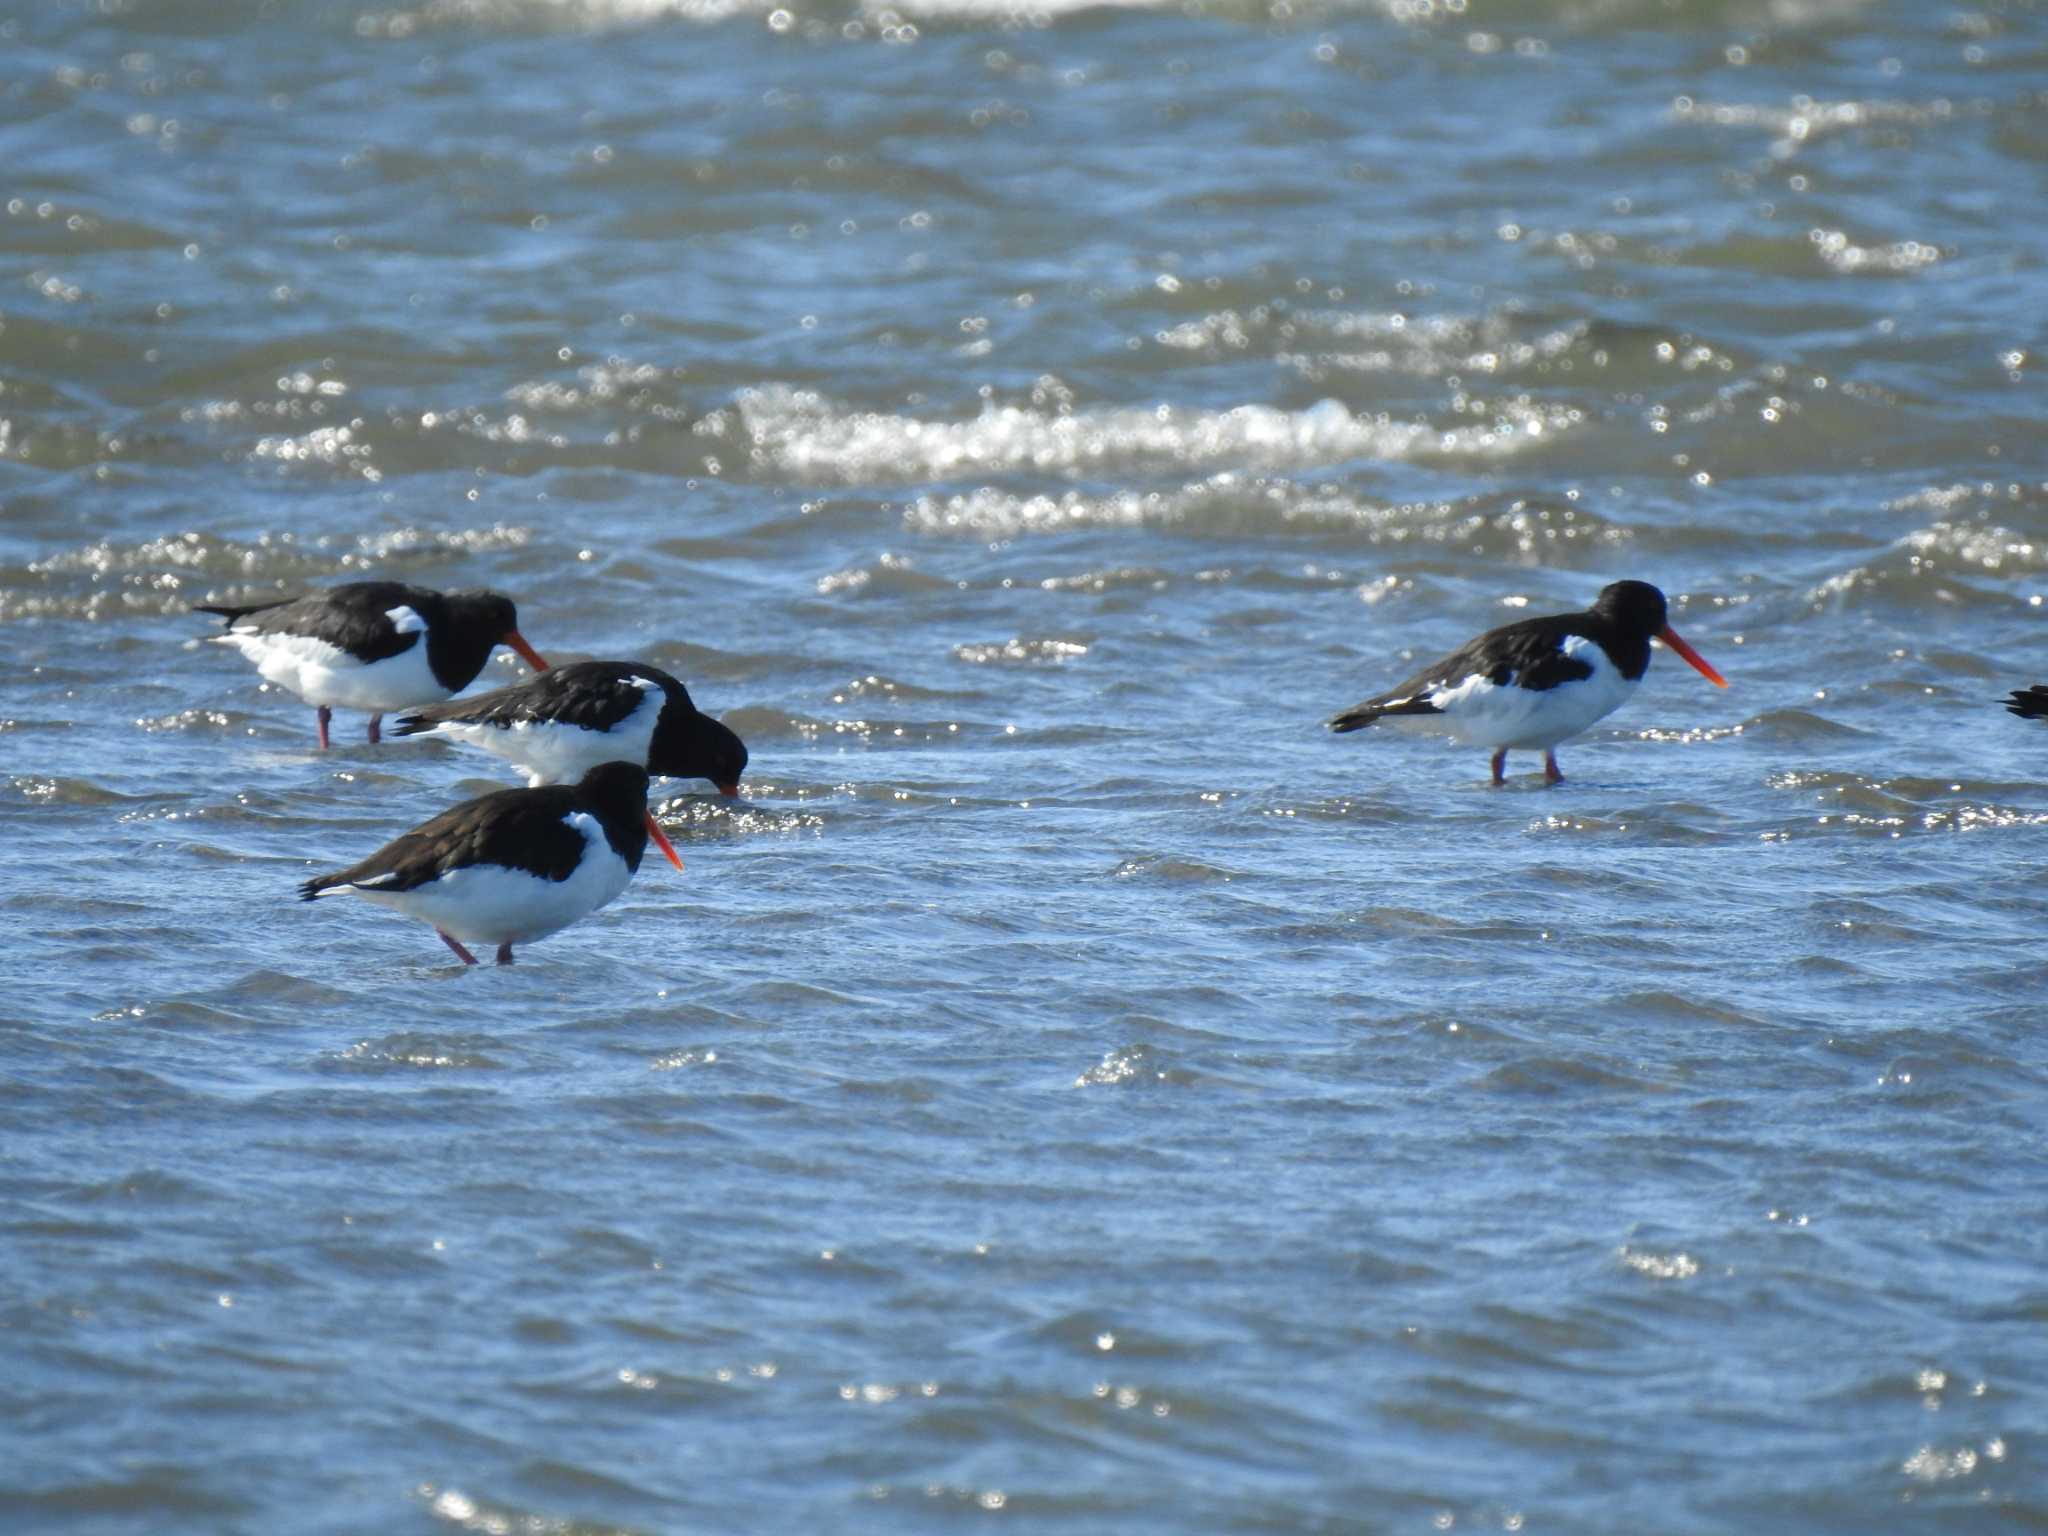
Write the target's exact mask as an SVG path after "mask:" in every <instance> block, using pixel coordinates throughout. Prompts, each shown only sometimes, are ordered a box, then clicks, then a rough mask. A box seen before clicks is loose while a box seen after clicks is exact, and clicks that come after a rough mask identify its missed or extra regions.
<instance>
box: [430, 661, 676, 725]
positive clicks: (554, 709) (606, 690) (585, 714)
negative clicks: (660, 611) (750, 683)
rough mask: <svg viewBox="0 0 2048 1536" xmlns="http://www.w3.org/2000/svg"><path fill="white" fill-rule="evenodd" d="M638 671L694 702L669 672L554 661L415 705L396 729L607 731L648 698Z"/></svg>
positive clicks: (617, 663) (671, 693) (670, 694)
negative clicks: (546, 725)
mask: <svg viewBox="0 0 2048 1536" xmlns="http://www.w3.org/2000/svg"><path fill="white" fill-rule="evenodd" d="M635 677H646V678H650V679H652V680H653V681H655V682H657V683H659V684H660V685H661V689H662V691H663V692H664V693H665V694H667V696H668V700H669V702H671V703H680V704H681V705H682V706H683V708H684V710H685V711H688V710H689V709H691V708H692V706H691V704H690V695H689V692H688V690H686V689H685V688H684V687H683V685H682V684H681V683H679V682H677V681H676V680H675V679H674V678H672V677H670V676H669V675H668V674H667V673H666V672H660V671H657V670H655V669H654V668H652V667H643V666H639V665H637V664H633V663H627V662H621V661H577V662H571V663H570V664H569V665H567V666H564V667H551V668H550V669H549V670H547V671H545V672H541V673H538V674H536V675H535V676H533V677H531V678H528V679H527V680H526V681H525V682H523V683H515V684H513V685H512V686H511V687H509V688H495V689H493V690H492V691H491V692H489V693H480V694H478V695H476V697H474V698H469V699H451V700H450V701H449V702H448V703H446V704H433V705H429V706H428V707H427V708H425V709H420V710H415V711H413V712H412V713H410V714H408V715H406V716H404V717H403V718H401V719H400V720H399V722H398V734H399V735H401V736H416V735H418V734H419V733H420V732H422V731H431V730H432V729H433V728H434V727H435V726H437V725H446V724H450V723H460V724H463V725H496V726H503V727H506V728H510V727H511V726H513V725H516V724H518V723H519V722H520V721H521V720H553V721H559V722H560V723H561V724H563V725H574V726H581V727H582V728H583V729H584V730H587V731H608V730H610V729H611V728H612V727H613V726H615V725H617V724H618V723H619V722H620V721H621V720H623V719H625V718H626V717H627V716H628V715H630V714H632V713H633V711H634V710H636V709H638V708H639V707H640V705H641V702H642V700H644V699H645V698H646V690H644V689H643V688H641V687H640V686H639V685H638V684H637V683H635V682H634V681H633V679H634V678H635Z"/></svg>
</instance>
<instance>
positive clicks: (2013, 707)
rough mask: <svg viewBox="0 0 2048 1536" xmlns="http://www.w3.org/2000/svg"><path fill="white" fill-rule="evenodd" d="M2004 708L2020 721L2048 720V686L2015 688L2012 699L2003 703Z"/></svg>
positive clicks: (2035, 685)
mask: <svg viewBox="0 0 2048 1536" xmlns="http://www.w3.org/2000/svg"><path fill="white" fill-rule="evenodd" d="M2005 707H2006V708H2007V709H2008V710H2010V711H2011V712H2012V713H2013V714H2015V715H2018V716H2019V717H2020V718H2021V719H2022V720H2041V719H2048V684H2044V683H2036V684H2034V686H2033V687H2031V688H2015V689H2014V690H2013V694H2012V697H2011V698H2009V699H2007V700H2006V701H2005Z"/></svg>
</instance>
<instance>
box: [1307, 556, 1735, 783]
mask: <svg viewBox="0 0 2048 1536" xmlns="http://www.w3.org/2000/svg"><path fill="white" fill-rule="evenodd" d="M1652 636H1655V637H1656V638H1657V639H1659V640H1662V641H1663V642H1664V643H1665V644H1666V645H1668V646H1670V647H1671V649H1672V650H1674V651H1676V652H1678V654H1679V655H1681V656H1683V657H1684V658H1685V659H1686V660H1687V661H1689V662H1691V663H1692V665H1693V666H1694V667H1695V668H1696V669H1697V670H1698V671H1699V673H1700V675H1701V676H1702V677H1704V678H1706V680H1707V681H1708V682H1710V683H1712V684H1713V685H1714V686H1715V687H1716V688H1726V687H1727V686H1728V682H1727V679H1725V678H1723V677H1722V676H1721V674H1720V673H1718V672H1716V671H1715V670H1714V669H1713V668H1712V667H1710V666H1708V665H1707V663H1706V660H1705V659H1704V658H1703V657H1702V656H1701V655H1700V653H1699V652H1698V651H1696V650H1694V649H1693V648H1692V647H1691V646H1689V645H1687V644H1686V643H1685V642H1684V641H1683V640H1681V639H1679V638H1678V635H1677V634H1676V633H1675V632H1674V631H1673V630H1672V628H1671V625H1670V623H1669V622H1668V621H1667V619H1666V617H1665V612H1664V594H1663V593H1662V592H1659V591H1658V590H1657V589H1656V588H1655V587H1653V586H1651V585H1650V584H1649V583H1648V582H1646V581H1617V582H1614V583H1613V584H1612V585H1610V586H1606V587H1603V588H1601V589H1600V595H1599V596H1598V597H1596V598H1595V599H1593V606H1592V607H1591V608H1589V609H1587V610H1586V611H1585V612H1584V613H1559V614H1552V615H1550V616H1549V617H1547V618H1540V619H1523V620H1521V621H1520V622H1518V623H1514V624H1503V625H1502V626H1501V627H1500V628H1499V629H1489V630H1488V631H1487V632H1486V633H1485V634H1483V635H1481V636H1480V637H1479V638H1478V639H1476V640H1474V641H1472V642H1471V643H1470V644H1468V645H1466V646H1464V647H1463V648H1462V649H1459V650H1457V651H1453V652H1452V653H1451V654H1450V655H1448V656H1446V657H1445V658H1444V659H1443V660H1442V661H1439V662H1434V663H1432V664H1431V665H1429V666H1427V667H1424V668H1423V669H1422V670H1421V671H1420V672H1417V673H1416V674H1415V675H1414V676H1413V677H1411V678H1409V679H1408V681H1407V682H1405V683H1403V684H1402V685H1401V686H1400V687H1398V688H1396V689H1394V690H1392V691H1391V692H1388V693H1382V694H1380V695H1378V696H1377V697H1375V698H1370V699H1367V700H1366V701H1365V702H1364V703H1363V704H1358V705H1354V706H1353V707H1352V708H1350V709H1347V710H1345V711H1344V712H1343V713H1342V714H1340V715H1336V716H1334V717H1332V718H1331V720H1330V721H1329V726H1330V729H1331V730H1333V731H1340V732H1341V731H1356V730H1361V729H1363V728H1364V727H1365V726H1368V725H1371V724H1372V723H1373V721H1375V720H1378V719H1381V718H1395V719H1399V718H1404V717H1408V718H1412V717H1416V716H1422V717H1427V718H1430V719H1432V720H1436V721H1439V722H1440V723H1441V724H1443V725H1444V726H1447V727H1448V728H1449V729H1450V730H1451V731H1452V732H1453V733H1454V734H1455V735H1457V736H1458V737H1459V738H1460V739H1462V740H1464V741H1469V742H1472V743H1474V744H1475V745H1478V746H1483V747H1493V748H1495V749H1496V750H1495V752H1494V754H1493V782H1494V783H1496V784H1500V783H1504V782H1506V779H1505V776H1504V774H1503V772H1502V770H1503V767H1504V766H1505V764H1506V762H1507V757H1508V751H1509V749H1510V748H1517V749H1519V748H1529V749H1532V750H1533V749H1536V748H1541V749H1542V752H1543V773H1544V777H1545V778H1547V779H1549V781H1550V782H1551V783H1553V784H1555V783H1557V782H1559V781H1560V780H1561V779H1563V778H1564V774H1563V773H1561V772H1560V771H1559V770H1558V766H1557V753H1556V750H1555V749H1556V747H1557V744H1558V743H1559V742H1561V741H1563V740H1565V738H1567V737H1569V736H1576V735H1578V733H1579V732H1581V731H1583V730H1585V729H1586V727H1588V726H1589V725H1591V724H1592V723H1593V722H1594V721H1595V720H1598V719H1601V718H1602V717H1603V716H1606V715H1609V714H1612V713H1613V712H1614V711H1615V710H1616V709H1618V708H1620V707H1621V705H1622V704H1623V703H1624V702H1625V701H1626V700H1627V698H1628V696H1629V695H1630V694H1632V693H1634V692H1635V690H1636V684H1637V683H1639V682H1641V681H1642V680H1643V674H1644V673H1645V672H1646V671H1648V670H1649V666H1650V639H1651V637H1652Z"/></svg>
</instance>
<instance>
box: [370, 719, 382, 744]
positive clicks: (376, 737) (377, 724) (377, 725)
mask: <svg viewBox="0 0 2048 1536" xmlns="http://www.w3.org/2000/svg"><path fill="white" fill-rule="evenodd" d="M383 725H384V717H383V716H382V715H372V716H370V745H371V746H373V747H374V746H375V745H377V743H378V742H380V741H382V740H383V739H384V731H383Z"/></svg>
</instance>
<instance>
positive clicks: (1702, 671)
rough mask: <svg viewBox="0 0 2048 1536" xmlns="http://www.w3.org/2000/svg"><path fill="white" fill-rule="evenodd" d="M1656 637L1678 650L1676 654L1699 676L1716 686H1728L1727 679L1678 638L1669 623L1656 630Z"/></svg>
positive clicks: (1676, 632)
mask: <svg viewBox="0 0 2048 1536" xmlns="http://www.w3.org/2000/svg"><path fill="white" fill-rule="evenodd" d="M1657 638H1658V639H1659V640H1662V641H1663V642H1664V643H1665V644H1666V645H1668V646H1670V647H1671V649H1673V650H1674V651H1676V652H1678V654H1679V655H1681V656H1683V657H1684V658H1685V659H1686V660H1687V661H1689V662H1691V663H1692V665H1693V670H1694V671H1696V672H1698V673H1699V675H1700V676H1701V677H1704V678H1705V679H1706V680H1707V681H1708V682H1710V683H1712V684H1713V685H1714V686H1715V687H1716V688H1726V687H1727V686H1728V679H1727V678H1725V677H1723V676H1722V675H1721V674H1720V673H1718V672H1716V671H1715V670H1714V669H1713V668H1712V667H1710V666H1709V665H1707V658H1706V657H1704V656H1702V655H1701V654H1700V653H1699V652H1698V651H1696V650H1694V649H1693V648H1692V647H1691V646H1689V645H1687V644H1686V643H1685V642H1684V641H1683V640H1681V639H1679V638H1678V631H1677V630H1675V629H1673V628H1672V627H1671V626H1670V625H1669V624H1666V625H1665V626H1664V627H1663V628H1662V629H1660V630H1658V631H1657Z"/></svg>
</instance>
